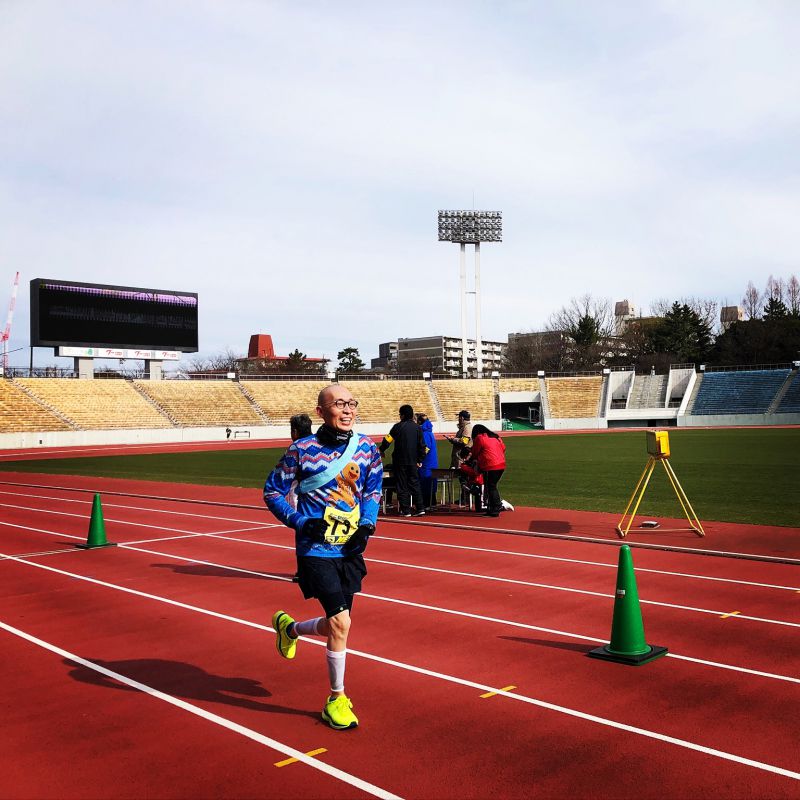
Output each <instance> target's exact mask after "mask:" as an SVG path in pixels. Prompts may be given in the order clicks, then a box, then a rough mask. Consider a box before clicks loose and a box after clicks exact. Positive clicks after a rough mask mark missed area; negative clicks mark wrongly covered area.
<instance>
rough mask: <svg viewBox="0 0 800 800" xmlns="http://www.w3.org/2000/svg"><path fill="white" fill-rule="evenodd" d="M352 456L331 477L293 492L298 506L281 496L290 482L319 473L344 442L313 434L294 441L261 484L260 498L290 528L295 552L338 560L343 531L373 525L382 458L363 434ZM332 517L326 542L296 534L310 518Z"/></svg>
mask: <svg viewBox="0 0 800 800" xmlns="http://www.w3.org/2000/svg"><path fill="white" fill-rule="evenodd" d="M353 436H357V437H358V446H357V448H356V451H355V453H354V454H353V457H352V459H351V460H350V461H349V462H348V463H347V464H346V465H345V467H344V469H343V470H342V471H341V473H340V474H339V475H337V476H336V477H335V478H332V479H331V480H330V481H328V482H327V483H326V484H324V485H322V486H320V487H319V488H318V489H312V490H311V491H310V492H308V493H300V492H298V496H297V508H296V509H295V508H293V507H292V506H291V505H290V504H289V503H288V502H287V500H286V496H287V495H288V494H289V491H290V489H291V488H292V483H293V482H294V481H301V480H303V479H304V478H308V477H311V476H312V475H315V474H318V473H320V472H323V471H324V470H325V469H327V467H328V465H329V464H330V463H331V462H332V461H334V460H335V459H337V458H339V456H341V455H342V453H343V452H344V450H345V448H346V447H347V442H346V441H344V442H338V443H337V444H336V445H329V444H323V443H322V442H321V441H320V440H319V439H318V438H317V436H316V435H314V436H306V437H304V438H302V439H298V440H297V441H296V442H293V443H292V444H291V445H290V447H289V449H288V450H287V451H286V452H285V453H284V455H283V457H282V458H281V460H280V461H279V462H278V464H277V465H276V467H275V469H274V470H272V472H271V473H270V474H269V475H268V477H267V480H266V483H265V484H264V502H265V503H266V504H267V508H269V510H270V511H271V512H272V513H273V514H274V515H275V516H276V517H277V518H278V519H279V520H280V521H281V522H283V523H284V525H288V526H289V527H290V528H294V529H295V532H296V533H295V545H296V548H297V555H299V556H317V557H321V558H341V557H342V555H343V552H342V547H343V542H340V541H339V539H340V538H343V537H342V536H341V535H337V532H339V534H343V533H350V534H352V533H353V532H354V531H355V528H357V527H358V526H359V525H363V524H366V523H369V524H371V525H375V524H376V522H377V520H378V509H379V508H380V502H381V488H382V485H383V462H382V461H381V456H380V453H379V452H378V448H377V447H376V446H375V443H374V442H373V441H372V440H371V439H370V438H369V437H368V436H364V435H363V434H359V433H353ZM314 517H322V518H325V519H330V520H333V525H332V528H331V531H332V534H331V535H326V541H324V542H315V541H311V540H310V539H308V538H307V537H304V536H303V535H302V533H301V530H302V527H303V524H304V523H305V522H306V521H307V520H308V519H311V518H314Z"/></svg>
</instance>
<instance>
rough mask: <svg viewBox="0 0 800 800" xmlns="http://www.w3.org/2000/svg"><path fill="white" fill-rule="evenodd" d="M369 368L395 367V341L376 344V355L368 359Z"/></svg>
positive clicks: (391, 368) (390, 368) (387, 368)
mask: <svg viewBox="0 0 800 800" xmlns="http://www.w3.org/2000/svg"><path fill="white" fill-rule="evenodd" d="M370 368H371V369H385V370H395V369H396V368H397V342H383V343H382V344H379V345H378V357H377V358H373V359H372V360H371V361H370Z"/></svg>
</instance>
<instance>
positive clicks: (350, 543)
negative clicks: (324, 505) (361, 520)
mask: <svg viewBox="0 0 800 800" xmlns="http://www.w3.org/2000/svg"><path fill="white" fill-rule="evenodd" d="M373 533H375V526H374V525H371V524H370V523H369V522H367V523H365V524H364V525H359V526H358V527H357V528H356V532H355V533H354V534H353V535H352V536H351V537H350V538H349V539H348V540H347V541H346V542H345V543H344V547H343V548H342V549H343V551H344V552H345V553H347V554H348V555H356V554H358V553H363V552H364V550H365V549H366V547H367V539H369V537H370V536H372V534H373Z"/></svg>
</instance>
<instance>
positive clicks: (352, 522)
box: [323, 506, 361, 544]
mask: <svg viewBox="0 0 800 800" xmlns="http://www.w3.org/2000/svg"><path fill="white" fill-rule="evenodd" d="M360 518H361V509H360V508H359V507H358V506H356V507H355V508H354V509H353V510H352V511H342V510H341V509H339V508H331V507H330V506H328V507H327V508H326V509H325V514H324V515H323V519H324V520H325V522H326V523H327V525H328V527H327V529H326V530H325V541H326V542H327V543H328V544H344V543H345V542H346V541H347V540H348V539H349V538H350V537H351V536H352V535H353V534H354V533H355V532H356V528H358V521H359V519H360Z"/></svg>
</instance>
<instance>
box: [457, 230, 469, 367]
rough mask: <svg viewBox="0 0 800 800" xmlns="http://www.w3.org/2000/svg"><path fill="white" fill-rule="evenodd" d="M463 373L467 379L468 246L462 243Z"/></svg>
mask: <svg viewBox="0 0 800 800" xmlns="http://www.w3.org/2000/svg"><path fill="white" fill-rule="evenodd" d="M459 263H460V267H461V288H460V292H461V373H462V375H463V376H464V377H465V378H466V377H467V374H468V369H469V368H468V364H467V356H468V352H467V246H466V244H464V242H461V256H460V262H459Z"/></svg>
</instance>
